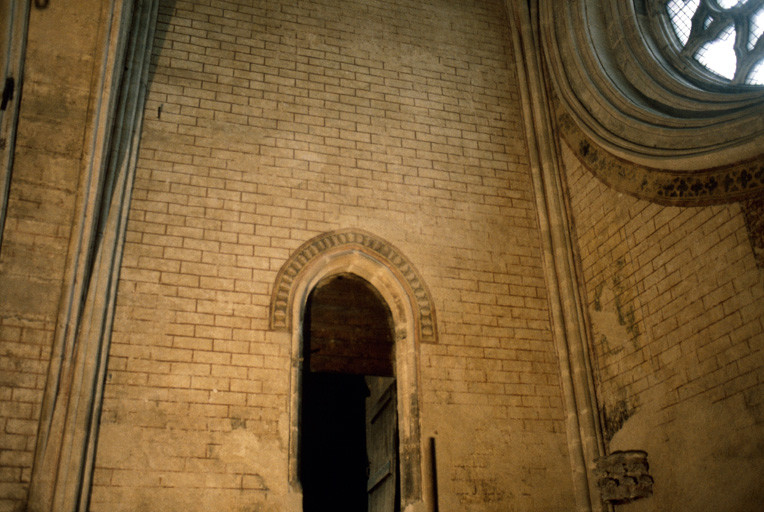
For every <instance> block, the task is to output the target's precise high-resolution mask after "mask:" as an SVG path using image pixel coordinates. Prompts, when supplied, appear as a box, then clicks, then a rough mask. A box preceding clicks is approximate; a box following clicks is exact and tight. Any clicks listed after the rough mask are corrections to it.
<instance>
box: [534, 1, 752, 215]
mask: <svg viewBox="0 0 764 512" xmlns="http://www.w3.org/2000/svg"><path fill="white" fill-rule="evenodd" d="M748 1H753V2H758V0H748ZM532 4H533V11H534V12H535V13H536V16H535V18H536V21H535V23H537V29H538V32H537V33H538V37H539V39H540V41H539V42H540V43H541V47H542V52H543V54H544V58H545V61H546V64H547V68H546V69H547V70H548V72H549V78H550V79H551V82H552V83H553V84H554V88H553V101H552V108H553V109H554V111H555V112H554V113H555V118H556V120H557V125H558V128H559V130H560V132H561V134H562V135H563V137H564V138H565V139H566V141H567V142H568V144H569V145H570V146H571V147H572V148H573V149H574V151H575V152H576V153H577V154H578V156H579V158H580V159H581V160H582V161H583V163H584V164H585V165H586V167H587V168H589V169H590V170H591V171H592V172H593V173H594V174H595V175H597V176H598V177H599V178H600V179H601V180H602V181H604V182H606V183H608V184H609V185H610V186H612V187H613V188H615V189H617V190H619V191H621V192H625V193H628V194H631V195H634V196H637V197H640V198H643V199H648V200H651V201H655V202H659V203H662V204H675V205H702V204H718V203H726V202H734V201H741V200H745V199H749V198H753V197H757V196H760V195H761V194H762V193H764V149H762V148H764V115H762V112H764V88H762V87H743V86H740V87H729V86H728V85H729V84H722V83H721V82H719V81H717V82H714V81H713V80H706V81H703V80H700V79H699V78H698V76H697V75H693V74H691V73H686V72H685V70H684V68H683V67H682V66H683V65H684V66H686V61H685V60H683V59H681V58H679V56H678V53H677V51H676V48H671V47H669V46H670V44H671V40H670V38H668V37H666V32H665V29H666V27H665V23H666V16H665V15H664V14H663V11H662V10H661V9H662V7H661V6H663V7H665V4H666V0H613V1H608V2H602V1H599V0H570V1H568V2H555V1H553V0H533V1H532ZM613 20H617V22H613ZM757 51H758V50H757ZM683 63H684V64H683Z"/></svg>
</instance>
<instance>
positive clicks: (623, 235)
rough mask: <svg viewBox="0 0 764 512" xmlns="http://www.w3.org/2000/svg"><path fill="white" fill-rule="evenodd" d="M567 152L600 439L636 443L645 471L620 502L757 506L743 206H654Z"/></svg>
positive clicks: (758, 352)
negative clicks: (634, 496) (640, 495)
mask: <svg viewBox="0 0 764 512" xmlns="http://www.w3.org/2000/svg"><path fill="white" fill-rule="evenodd" d="M563 155H564V161H565V168H566V174H567V181H568V184H569V187H570V196H571V205H572V214H573V219H574V222H575V230H576V233H577V238H578V246H579V250H580V259H581V268H582V274H583V280H584V282H585V290H586V294H587V299H588V309H589V315H590V319H591V327H592V337H593V342H594V353H595V359H596V360H595V368H596V369H597V371H596V374H597V375H596V377H597V382H598V393H599V397H598V398H599V404H600V407H601V415H602V418H603V427H604V437H605V439H606V441H607V442H608V444H609V449H610V451H614V450H632V449H637V450H645V451H646V452H647V453H648V457H649V461H650V473H651V474H652V476H653V477H654V479H655V487H654V492H655V495H654V497H652V498H650V499H647V500H644V501H637V502H635V503H633V504H630V505H628V507H629V508H626V507H627V506H626V505H624V506H623V507H624V510H650V511H653V510H655V511H657V510H688V511H689V510H727V511H733V510H735V511H749V510H750V511H753V510H755V509H756V508H758V506H759V504H760V503H762V500H763V499H764V495H762V489H761V486H760V482H758V480H759V479H758V475H759V474H760V473H761V472H760V470H758V469H757V468H761V464H762V462H764V450H762V445H761V439H762V436H763V435H764V409H762V396H763V394H762V391H763V390H764V378H763V377H762V376H763V375H764V374H763V373H762V365H763V364H764V352H763V351H762V346H763V343H764V271H762V269H761V268H759V267H757V266H756V259H755V255H754V251H753V248H752V245H751V240H750V239H749V236H748V233H747V230H746V227H745V222H744V217H743V215H742V213H741V208H740V205H738V204H731V205H726V206H709V207H697V208H679V207H664V206H660V205H657V204H651V203H649V202H647V201H642V200H638V199H634V198H632V197H629V196H625V195H623V194H619V193H617V192H614V191H612V190H611V189H608V188H607V187H606V186H605V185H604V184H602V183H601V182H599V181H598V180H597V179H595V178H594V177H593V176H592V175H591V174H590V173H589V172H588V171H586V170H585V169H584V168H583V167H582V166H581V164H580V163H579V162H578V161H577V160H576V158H575V156H574V154H573V153H572V152H571V151H570V150H569V149H568V147H567V146H564V145H563ZM619 510H620V508H619Z"/></svg>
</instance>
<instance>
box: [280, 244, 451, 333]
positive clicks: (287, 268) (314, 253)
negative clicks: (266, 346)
mask: <svg viewBox="0 0 764 512" xmlns="http://www.w3.org/2000/svg"><path fill="white" fill-rule="evenodd" d="M341 248H347V249H352V248H355V249H357V250H359V251H362V252H365V253H368V254H371V255H373V256H374V257H375V258H377V259H380V260H382V261H386V262H387V263H388V266H389V267H390V268H392V269H395V271H396V272H398V273H399V274H400V275H401V277H402V278H403V279H402V281H404V282H405V283H407V285H408V286H409V288H410V290H411V295H412V297H413V298H414V300H415V302H416V305H417V309H418V312H419V314H418V324H419V330H420V336H419V340H420V341H421V342H422V343H436V342H437V336H436V329H435V309H434V308H433V306H432V300H431V299H430V292H429V291H428V290H427V288H426V286H425V284H424V280H423V279H422V277H421V276H420V275H419V273H418V272H417V271H416V269H415V268H414V266H413V265H412V264H411V262H409V261H408V260H407V259H406V258H405V257H404V256H403V255H402V254H401V253H400V252H399V251H398V250H397V249H396V248H395V247H393V246H392V245H390V244H389V243H388V242H386V241H384V240H381V239H379V238H377V237H375V236H374V235H371V234H369V233H366V232H363V231H359V230H342V231H332V232H329V233H325V234H323V235H319V236H317V237H315V238H313V239H311V240H308V241H307V242H306V243H304V244H303V245H302V246H301V247H299V248H298V249H297V250H296V251H295V252H294V254H292V256H291V257H290V258H289V259H288V260H287V261H286V262H285V263H284V265H283V266H282V267H281V270H280V271H279V273H278V276H277V278H276V283H275V285H274V288H273V295H272V297H271V311H270V324H271V329H273V330H277V331H279V330H287V329H288V328H289V326H290V320H291V319H290V318H289V316H290V314H291V312H290V310H289V303H290V296H291V293H292V284H293V283H294V280H295V278H296V277H297V276H298V275H299V274H300V272H302V270H303V269H305V268H306V267H307V266H308V265H310V264H311V263H312V262H313V261H315V260H317V259H320V258H321V255H322V254H325V253H327V252H329V251H332V250H335V249H341Z"/></svg>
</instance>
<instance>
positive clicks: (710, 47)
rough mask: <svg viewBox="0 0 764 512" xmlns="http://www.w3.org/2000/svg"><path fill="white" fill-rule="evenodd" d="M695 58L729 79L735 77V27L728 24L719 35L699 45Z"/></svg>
mask: <svg viewBox="0 0 764 512" xmlns="http://www.w3.org/2000/svg"><path fill="white" fill-rule="evenodd" d="M695 58H696V59H697V60H698V62H700V63H701V64H703V65H704V66H705V67H707V68H708V69H710V70H711V71H713V72H714V73H716V74H718V75H721V76H723V77H724V78H727V79H729V80H732V79H733V78H734V77H735V68H736V65H737V59H736V57H735V29H734V27H732V25H730V26H729V27H727V29H726V30H725V31H724V32H722V33H721V34H719V37H718V38H716V39H714V40H713V41H711V42H710V43H706V44H704V45H703V46H701V47H700V49H699V50H698V53H697V54H695Z"/></svg>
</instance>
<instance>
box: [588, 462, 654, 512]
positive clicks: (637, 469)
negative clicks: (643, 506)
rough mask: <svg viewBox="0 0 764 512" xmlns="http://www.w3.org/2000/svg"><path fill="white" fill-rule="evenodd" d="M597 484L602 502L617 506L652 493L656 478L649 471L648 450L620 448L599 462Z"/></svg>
mask: <svg viewBox="0 0 764 512" xmlns="http://www.w3.org/2000/svg"><path fill="white" fill-rule="evenodd" d="M596 464H597V469H596V474H597V485H598V486H599V488H600V492H601V494H602V501H605V502H607V503H611V504H614V505H617V504H622V503H629V502H630V501H634V500H638V499H640V498H646V497H648V496H651V495H652V494H653V477H651V476H650V474H649V473H648V471H649V469H650V467H649V465H648V464H647V452H643V451H641V450H628V451H617V452H613V453H611V454H610V455H606V456H605V457H601V458H599V459H597V461H596Z"/></svg>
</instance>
